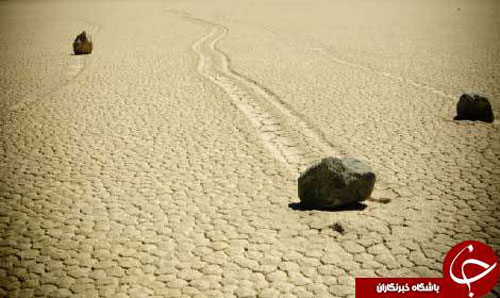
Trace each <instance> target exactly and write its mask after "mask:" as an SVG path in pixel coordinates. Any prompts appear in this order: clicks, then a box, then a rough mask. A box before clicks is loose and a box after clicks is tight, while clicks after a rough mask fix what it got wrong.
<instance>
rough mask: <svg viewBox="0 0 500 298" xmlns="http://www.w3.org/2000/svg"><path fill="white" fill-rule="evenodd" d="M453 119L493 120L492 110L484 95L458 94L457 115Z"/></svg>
mask: <svg viewBox="0 0 500 298" xmlns="http://www.w3.org/2000/svg"><path fill="white" fill-rule="evenodd" d="M454 119H455V120H473V121H476V120H479V121H484V122H489V123H491V122H493V119H494V117H493V111H492V110H491V104H490V102H489V101H488V99H487V98H486V97H482V96H480V95H477V94H467V93H464V94H462V96H460V100H459V101H458V104H457V116H455V118H454Z"/></svg>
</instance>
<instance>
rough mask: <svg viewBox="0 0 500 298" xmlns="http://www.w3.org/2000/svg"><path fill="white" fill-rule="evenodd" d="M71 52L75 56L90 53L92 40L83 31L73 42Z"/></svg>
mask: <svg viewBox="0 0 500 298" xmlns="http://www.w3.org/2000/svg"><path fill="white" fill-rule="evenodd" d="M73 52H75V55H85V54H90V53H92V39H91V38H90V35H88V34H87V33H86V32H85V31H83V32H82V33H80V34H79V35H78V36H77V37H76V39H75V41H74V42H73Z"/></svg>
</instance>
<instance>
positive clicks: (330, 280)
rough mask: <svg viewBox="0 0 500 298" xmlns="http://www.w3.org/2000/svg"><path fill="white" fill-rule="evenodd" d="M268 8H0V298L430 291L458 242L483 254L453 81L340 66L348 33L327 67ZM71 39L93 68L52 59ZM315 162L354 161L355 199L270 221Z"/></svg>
mask: <svg viewBox="0 0 500 298" xmlns="http://www.w3.org/2000/svg"><path fill="white" fill-rule="evenodd" d="M323 2H324V1H323ZM323 2H321V3H323ZM278 3H279V1H276V2H272V3H271V4H263V3H260V2H259V3H256V4H250V2H248V3H247V2H245V5H246V6H245V5H243V7H245V8H246V10H241V9H240V8H237V7H236V6H234V5H232V4H230V3H229V2H228V1H211V2H210V3H204V4H201V3H199V2H198V1H184V2H173V1H172V2H167V3H160V2H153V1H152V2H147V3H142V4H137V3H133V2H120V5H117V4H116V3H114V2H103V3H101V2H99V3H98V2H91V3H89V4H76V3H71V4H70V3H62V2H57V1H56V2H47V3H44V4H43V5H41V4H37V3H35V2H33V3H31V2H28V3H16V2H11V1H6V2H1V3H0V7H1V8H0V9H1V10H0V11H1V14H2V16H4V15H5V17H2V18H1V19H2V20H1V21H0V22H2V26H1V27H2V29H1V33H2V34H1V39H0V74H2V75H1V76H0V86H1V90H0V98H1V103H0V104H1V116H2V117H1V128H0V136H1V137H0V140H1V142H2V146H1V151H0V152H1V156H2V158H1V159H0V169H1V172H0V197H1V208H0V235H1V236H0V237H1V238H0V240H1V242H0V297H1V296H8V297H38V296H40V297H43V296H47V297H353V296H354V277H355V276H360V277H369V276H384V277H411V276H415V277H417V276H420V277H435V276H436V277H437V276H441V264H442V260H443V258H444V255H445V253H446V252H447V251H448V250H449V249H450V248H451V247H452V246H453V245H454V244H456V243H458V242H460V241H462V240H470V239H472V240H479V241H483V242H485V243H487V244H489V245H490V246H492V247H493V248H494V249H495V251H496V252H498V251H499V250H500V224H499V215H498V214H499V208H500V207H499V206H500V204H499V203H500V195H499V189H500V172H499V171H498V169H500V126H499V125H498V121H495V123H493V124H483V123H472V122H461V123H456V122H453V121H451V120H450V119H452V117H453V116H454V109H455V103H456V101H455V98H456V99H457V100H458V96H459V95H460V94H459V93H457V89H456V86H457V85H460V84H461V83H463V82H464V81H463V79H464V78H466V77H467V73H465V74H463V73H461V74H457V75H456V78H455V79H453V78H451V79H450V78H449V77H448V76H447V75H446V72H444V74H443V75H442V76H440V75H437V76H435V75H434V72H433V71H432V69H430V70H429V71H428V72H426V71H420V70H421V67H420V66H415V68H412V69H417V70H419V71H420V72H417V73H412V70H406V69H405V71H399V70H398V68H397V67H398V62H397V59H395V60H391V58H390V57H398V56H397V55H390V53H388V52H385V51H384V52H381V53H380V54H374V53H373V52H370V49H374V50H373V51H376V50H378V49H379V47H381V46H380V45H379V44H373V42H374V41H373V40H371V39H369V38H367V39H366V48H363V46H364V45H363V43H360V44H359V45H360V46H359V47H357V49H359V52H356V51H350V50H352V49H351V48H349V47H350V46H353V45H357V44H356V43H357V42H359V40H362V38H363V37H364V34H365V33H364V31H362V30H360V31H359V32H358V33H359V35H356V36H357V38H356V39H355V40H351V41H349V40H347V39H346V40H342V38H343V34H344V31H345V30H347V29H345V28H344V29H343V30H344V31H342V30H340V29H339V30H333V29H332V32H340V33H338V35H336V36H334V37H335V38H336V40H338V46H337V47H335V45H333V46H332V47H333V49H334V51H333V52H332V47H328V46H325V44H326V43H329V42H330V39H327V38H326V37H327V33H326V32H325V31H317V34H315V35H312V34H310V32H309V31H310V28H312V27H314V26H313V25H304V29H297V28H298V27H300V26H299V24H298V23H294V22H291V20H293V18H294V17H296V15H300V13H299V12H301V11H302V10H303V8H304V6H303V5H304V4H302V2H300V1H292V2H291V3H292V4H293V5H292V4H291V5H290V6H289V7H290V8H289V9H290V12H289V13H288V14H285V15H280V14H279V13H278V12H279V6H277V4H278ZM325 3H326V2H325ZM325 3H323V4H325ZM383 3H385V4H387V3H391V2H390V1H388V0H387V1H385V2H383ZM457 3H458V4H460V5H462V6H461V7H462V10H461V11H462V13H464V14H467V11H468V9H467V7H468V6H467V5H466V4H465V3H462V2H460V1H457ZM252 5H253V6H252ZM266 5H267V6H266ZM325 5H326V4H325ZM338 5H340V7H337V8H343V7H342V4H338ZM356 5H361V4H359V3H358V4H356ZM366 5H368V4H366ZM407 5H408V7H406V6H405V7H404V9H403V11H405V9H408V10H410V8H411V7H410V6H411V5H409V4H407ZM382 7H386V6H384V5H382ZM470 7H471V8H473V4H470ZM264 8H265V9H264ZM334 8H335V7H334ZM438 8H439V7H438ZM439 9H440V8H439ZM439 9H438V12H439ZM264 10H265V11H266V12H265V13H267V14H268V15H267V16H266V15H265V14H264V16H262V15H263V13H264V12H263V11H264ZM176 11H177V12H176ZM330 11H335V9H333V10H330ZM347 11H349V10H347ZM54 12H58V13H59V14H60V17H59V18H47V17H46V16H48V15H52V14H54ZM260 12H262V13H260ZM259 13H260V14H259ZM349 13H351V15H350V18H352V19H353V22H354V21H356V20H357V21H360V18H361V16H360V15H358V14H357V13H354V12H352V11H349ZM418 13H419V11H418V10H417V12H415V14H416V16H418ZM471 13H472V12H471ZM475 13H483V16H484V19H483V20H487V19H488V17H490V15H489V14H488V13H486V12H484V11H482V10H480V9H476V12H475ZM489 13H490V14H491V12H489ZM303 14H304V16H303V17H304V20H305V21H304V24H324V23H322V22H325V19H323V17H324V15H325V14H323V15H322V14H319V13H318V14H317V15H315V19H314V22H313V21H312V19H311V16H309V15H307V13H306V12H303ZM335 14H338V16H339V17H340V14H341V12H335ZM378 14H379V12H377V11H375V16H377V15H378ZM270 16H275V17H276V18H277V17H278V16H280V17H281V19H277V20H273V18H271V17H270ZM411 16H412V15H409V16H408V19H409V20H411ZM266 17H268V19H267V22H266V21H265V20H266V19H265V18H266ZM361 19H362V18H361ZM26 20H34V22H27V21H26ZM375 20H377V19H376V18H375ZM35 21H36V22H35ZM431 21H432V18H431ZM315 22H316V23H315ZM332 22H333V21H332ZM379 22H381V21H379ZM377 24H378V26H379V28H381V31H380V32H379V34H381V35H383V34H384V32H385V33H387V32H386V31H384V28H385V27H384V24H385V23H383V22H381V23H377ZM286 26H289V27H287V28H285V27H286ZM308 26H310V27H308ZM426 26H427V25H426ZM426 26H423V25H422V26H421V27H419V26H416V28H414V29H413V31H411V32H413V34H415V36H418V34H420V33H421V32H420V31H419V30H423V31H425V30H426V28H427V27H426ZM478 26H479V27H480V28H483V30H486V31H487V30H488V28H489V27H488V25H487V22H486V21H483V23H480V24H479V25H478ZM481 26H482V27H481ZM82 27H85V28H88V29H87V30H88V31H89V32H90V33H91V34H92V37H93V41H94V44H95V48H94V52H93V54H92V55H89V56H85V57H83V56H71V55H70V54H71V43H72V41H73V39H74V36H75V35H76V34H78V33H79V32H81V30H82ZM3 28H11V29H12V31H10V32H8V31H6V30H4V29H3ZM403 28H404V27H403ZM446 28H448V27H446ZM459 28H461V27H459ZM295 29H296V30H295ZM462 29H463V28H462ZM294 30H295V31H294ZM351 30H356V27H355V28H354V29H351ZM463 30H465V29H463ZM471 30H473V29H471ZM291 32H294V34H291ZM464 32H465V33H464ZM464 32H462V33H463V34H464V36H465V37H467V36H468V35H467V34H466V33H467V31H464ZM356 33H357V31H353V32H352V34H356ZM332 34H333V33H332ZM387 34H388V35H387V36H389V37H387V38H386V39H384V40H386V42H387V43H388V44H390V43H391V42H392V40H391V38H390V36H392V35H390V34H389V33H387ZM483 34H487V32H486V33H483ZM341 41H345V42H344V43H342V42H341ZM403 41H405V40H403ZM497 42H498V41H497ZM457 43H460V41H457ZM443 44H444V45H441V46H442V47H443V49H444V50H443V49H442V50H443V51H444V53H447V52H446V49H447V48H446V46H445V45H446V43H443ZM458 45H460V44H458ZM419 46H422V45H421V44H419ZM311 48H313V49H314V50H312V51H311V50H310V49H311ZM429 48H432V47H429ZM318 49H319V50H318ZM384 49H385V48H384ZM448 50H449V49H448ZM387 51H389V50H387ZM450 51H451V50H450ZM460 51H466V50H464V48H463V47H461V50H460ZM460 51H457V52H453V51H451V52H450V53H451V54H454V55H459V56H460V55H462V54H463V53H462V52H460ZM339 53H340V54H339ZM409 53H410V54H412V53H413V52H411V51H410V52H409ZM451 54H450V55H451ZM356 55H357V56H356ZM377 55H380V56H377ZM427 55H429V59H431V60H432V59H434V58H433V57H431V56H432V55H431V54H427ZM464 55H465V54H464ZM477 55H478V56H473V57H474V59H479V60H480V61H482V60H481V59H480V58H481V55H480V53H479V54H477ZM377 57H384V58H385V59H388V60H387V61H386V62H387V63H385V64H384V63H382V62H378V61H377V59H376V58H377ZM387 57H389V58H387ZM416 57H417V58H418V55H417V56H416ZM478 57H479V58H478ZM485 57H488V58H484V59H485V60H488V59H493V60H492V61H493V63H492V64H491V65H498V61H499V60H498V57H496V56H487V55H486V56H485ZM491 57H493V58H491ZM439 61H447V60H446V59H444V58H443V59H442V60H439ZM453 61H455V60H453ZM488 61H489V60H488ZM472 62H473V61H472ZM472 62H471V63H472ZM442 63H444V62H442ZM467 63H468V62H467ZM481 63H482V62H481ZM481 63H477V68H472V70H471V71H473V72H474V71H475V72H477V73H478V74H477V75H478V76H483V75H485V74H484V73H485V71H484V70H483V68H482V67H483V66H482V65H483V64H481ZM495 63H496V64H495ZM450 67H451V66H450ZM443 68H445V67H443ZM492 72H493V73H492V74H493V75H494V76H496V77H497V78H498V77H500V73H498V69H494V70H493V71H492ZM486 73H487V72H486ZM487 75H490V74H489V73H488V74H487ZM476 79H477V78H474V79H471V81H472V83H470V82H468V83H467V84H471V85H470V86H476V85H474V84H473V82H475V80H476ZM450 80H451V81H450ZM467 84H464V85H467ZM479 85H480V87H478V88H482V90H483V91H484V92H486V93H487V94H488V95H490V96H489V97H490V98H491V100H492V105H493V108H494V111H495V115H497V116H498V114H499V113H498V107H499V102H498V99H499V98H500V94H499V92H498V87H497V85H495V84H494V83H492V81H488V80H486V81H482V83H481V84H479V83H478V85H477V86H479ZM447 86H449V87H447ZM470 86H466V87H467V88H469V87H470ZM326 154H333V155H351V156H356V157H360V158H363V159H365V160H367V161H369V162H370V163H371V164H372V165H373V166H374V168H375V169H376V173H377V175H378V177H379V178H380V183H379V182H377V184H376V189H375V191H374V193H373V195H372V197H373V200H372V201H367V202H366V203H365V205H366V206H364V207H363V206H359V208H357V207H354V208H346V209H345V210H339V211H336V212H324V211H317V210H300V209H297V208H290V204H292V203H296V202H298V198H297V189H296V187H297V186H296V174H297V169H301V168H303V167H304V165H305V164H307V163H309V162H310V161H312V160H314V159H317V158H319V157H321V156H323V155H326ZM292 206H293V205H292ZM495 291H496V292H492V293H491V296H495V295H498V294H499V291H498V288H497V290H495Z"/></svg>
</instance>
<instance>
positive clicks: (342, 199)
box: [299, 157, 376, 208]
mask: <svg viewBox="0 0 500 298" xmlns="http://www.w3.org/2000/svg"><path fill="white" fill-rule="evenodd" d="M375 179H376V178H375V173H374V172H373V170H372V168H371V167H370V166H369V165H368V164H367V163H365V162H363V161H360V160H358V159H355V158H343V159H339V158H335V157H328V158H324V159H322V160H321V161H320V162H319V163H316V164H314V165H312V166H311V167H309V168H308V169H307V170H306V171H305V172H304V173H302V174H301V175H300V177H299V198H300V201H301V203H302V204H305V205H308V206H313V207H316V208H333V207H339V206H342V205H345V204H349V203H353V202H359V201H363V200H366V199H367V198H368V197H369V196H370V194H371V193H372V191H373V187H374V186H375Z"/></svg>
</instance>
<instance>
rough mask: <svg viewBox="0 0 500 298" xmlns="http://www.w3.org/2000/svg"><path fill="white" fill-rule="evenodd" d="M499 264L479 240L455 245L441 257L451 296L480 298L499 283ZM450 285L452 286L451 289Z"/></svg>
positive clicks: (491, 252)
mask: <svg viewBox="0 0 500 298" xmlns="http://www.w3.org/2000/svg"><path fill="white" fill-rule="evenodd" d="M499 274H500V265H499V264H498V258H497V256H496V254H495V252H494V251H493V249H492V248H491V247H489V246H488V245H486V244H484V243H481V242H479V241H472V240H471V241H464V242H462V243H459V244H457V245H455V246H454V247H453V248H452V249H451V250H450V251H448V253H447V254H446V257H445V258H444V262H443V277H444V279H445V281H446V283H447V284H448V285H450V288H449V291H452V292H453V297H480V296H481V295H484V294H487V293H489V292H490V291H491V289H493V287H494V286H495V285H496V283H497V282H498V276H499ZM451 285H453V286H451Z"/></svg>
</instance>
